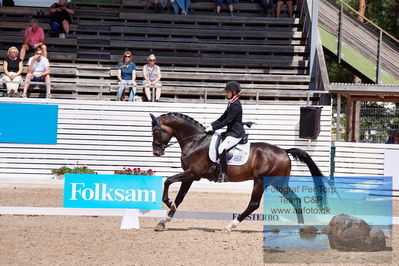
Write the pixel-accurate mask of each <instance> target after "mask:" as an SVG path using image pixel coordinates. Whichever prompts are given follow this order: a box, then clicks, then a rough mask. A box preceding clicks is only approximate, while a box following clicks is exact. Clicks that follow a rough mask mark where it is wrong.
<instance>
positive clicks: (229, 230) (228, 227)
mask: <svg viewBox="0 0 399 266" xmlns="http://www.w3.org/2000/svg"><path fill="white" fill-rule="evenodd" d="M239 224H240V222H239V221H238V220H233V221H231V222H230V223H229V224H228V225H227V226H226V227H225V228H224V229H223V232H225V233H230V232H231V229H232V228H236V227H237V226H238V225H239Z"/></svg>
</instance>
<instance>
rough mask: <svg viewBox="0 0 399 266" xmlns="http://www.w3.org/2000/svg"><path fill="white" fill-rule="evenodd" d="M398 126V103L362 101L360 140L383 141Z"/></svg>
mask: <svg viewBox="0 0 399 266" xmlns="http://www.w3.org/2000/svg"><path fill="white" fill-rule="evenodd" d="M397 128H399V104H398V103H396V104H389V103H382V102H364V103H363V104H362V107H361V108H360V140H361V141H362V142H376V143H384V142H385V141H386V140H387V138H388V137H389V136H390V135H391V133H392V131H393V130H394V129H397Z"/></svg>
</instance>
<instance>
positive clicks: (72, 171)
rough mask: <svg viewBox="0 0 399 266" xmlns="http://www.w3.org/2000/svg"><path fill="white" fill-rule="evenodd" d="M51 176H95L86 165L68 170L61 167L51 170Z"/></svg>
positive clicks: (65, 167) (66, 167)
mask: <svg viewBox="0 0 399 266" xmlns="http://www.w3.org/2000/svg"><path fill="white" fill-rule="evenodd" d="M51 173H52V174H53V175H64V174H97V172H94V170H92V169H90V168H88V167H87V166H86V165H83V166H76V167H74V168H69V167H68V166H62V167H60V168H58V169H53V170H51Z"/></svg>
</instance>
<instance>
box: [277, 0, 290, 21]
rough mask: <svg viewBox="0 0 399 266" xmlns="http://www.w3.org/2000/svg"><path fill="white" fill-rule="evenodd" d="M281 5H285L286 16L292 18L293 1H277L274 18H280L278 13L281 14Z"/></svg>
mask: <svg viewBox="0 0 399 266" xmlns="http://www.w3.org/2000/svg"><path fill="white" fill-rule="evenodd" d="M283 4H286V5H287V9H288V16H289V17H290V18H292V6H293V4H294V3H293V0H277V8H276V17H280V12H281V6H282V5H283Z"/></svg>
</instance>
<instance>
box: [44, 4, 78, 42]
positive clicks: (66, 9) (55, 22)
mask: <svg viewBox="0 0 399 266" xmlns="http://www.w3.org/2000/svg"><path fill="white" fill-rule="evenodd" d="M50 13H51V29H52V30H58V32H61V34H60V35H59V37H60V38H65V37H68V34H69V25H70V24H71V23H72V17H71V15H73V14H74V13H75V11H74V10H73V9H72V8H71V6H70V4H68V1H67V0H59V1H58V3H54V4H52V5H51V7H50ZM61 26H62V28H61Z"/></svg>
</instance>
